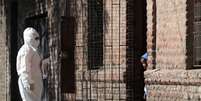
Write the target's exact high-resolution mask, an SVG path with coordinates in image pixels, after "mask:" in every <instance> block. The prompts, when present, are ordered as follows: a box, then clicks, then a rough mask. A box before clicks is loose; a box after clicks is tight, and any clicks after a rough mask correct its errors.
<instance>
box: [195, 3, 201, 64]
mask: <svg viewBox="0 0 201 101" xmlns="http://www.w3.org/2000/svg"><path fill="white" fill-rule="evenodd" d="M193 34H194V45H193V52H194V53H193V55H194V66H195V67H201V0H194V30H193Z"/></svg>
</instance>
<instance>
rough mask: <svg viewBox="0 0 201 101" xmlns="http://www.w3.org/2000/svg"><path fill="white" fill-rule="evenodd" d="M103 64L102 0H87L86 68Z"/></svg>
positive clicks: (95, 67) (94, 67)
mask: <svg viewBox="0 0 201 101" xmlns="http://www.w3.org/2000/svg"><path fill="white" fill-rule="evenodd" d="M102 65H103V0H88V69H98V68H100V66H102Z"/></svg>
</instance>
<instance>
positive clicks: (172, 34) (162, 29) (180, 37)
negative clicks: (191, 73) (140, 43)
mask: <svg viewBox="0 0 201 101" xmlns="http://www.w3.org/2000/svg"><path fill="white" fill-rule="evenodd" d="M156 6H157V9H156V12H157V13H156V16H157V19H156V20H157V25H156V28H157V32H156V37H157V38H156V68H161V69H162V68H164V69H184V68H185V67H186V63H185V62H186V56H185V54H186V21H187V20H186V0H177V1H172V0H170V1H156ZM173 58H174V59H173Z"/></svg>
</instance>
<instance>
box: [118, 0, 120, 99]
mask: <svg viewBox="0 0 201 101" xmlns="http://www.w3.org/2000/svg"><path fill="white" fill-rule="evenodd" d="M120 1H121V0H119V82H118V83H119V100H120V98H121V97H120V95H121V88H120V87H121V78H120V76H121V71H120V69H121V68H120V65H121V62H120V59H121V52H120V51H121V47H120V46H121V45H120V44H121V36H120V35H121V29H120V28H121V2H120Z"/></svg>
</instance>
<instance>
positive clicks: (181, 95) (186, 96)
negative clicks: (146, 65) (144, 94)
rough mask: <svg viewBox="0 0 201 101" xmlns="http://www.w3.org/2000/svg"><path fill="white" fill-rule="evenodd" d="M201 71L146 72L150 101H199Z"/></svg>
mask: <svg viewBox="0 0 201 101" xmlns="http://www.w3.org/2000/svg"><path fill="white" fill-rule="evenodd" d="M200 72H201V71H200V70H158V71H146V72H145V78H146V79H145V82H146V86H147V89H148V98H147V99H148V101H170V100H171V101H172V100H177V101H189V100H190V101H199V99H200V98H201V96H200V95H201V91H200V89H201V88H200V86H201V80H200V78H201V75H200Z"/></svg>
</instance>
